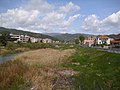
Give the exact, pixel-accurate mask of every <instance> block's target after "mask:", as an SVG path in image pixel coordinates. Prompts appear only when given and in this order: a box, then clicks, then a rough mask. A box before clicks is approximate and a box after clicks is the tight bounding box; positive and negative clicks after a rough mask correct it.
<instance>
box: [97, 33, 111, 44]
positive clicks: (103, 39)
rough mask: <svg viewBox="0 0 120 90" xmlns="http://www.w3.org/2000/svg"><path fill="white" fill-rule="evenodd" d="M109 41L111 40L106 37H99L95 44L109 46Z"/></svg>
mask: <svg viewBox="0 0 120 90" xmlns="http://www.w3.org/2000/svg"><path fill="white" fill-rule="evenodd" d="M110 41H111V38H109V37H108V36H106V35H101V36H98V37H97V38H96V44H107V45H109V44H110Z"/></svg>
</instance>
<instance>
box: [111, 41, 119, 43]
mask: <svg viewBox="0 0 120 90" xmlns="http://www.w3.org/2000/svg"><path fill="white" fill-rule="evenodd" d="M111 42H112V43H120V40H113V41H111Z"/></svg>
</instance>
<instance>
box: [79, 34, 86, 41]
mask: <svg viewBox="0 0 120 90" xmlns="http://www.w3.org/2000/svg"><path fill="white" fill-rule="evenodd" d="M79 40H80V42H81V43H83V41H84V40H85V37H84V36H83V35H80V36H79Z"/></svg>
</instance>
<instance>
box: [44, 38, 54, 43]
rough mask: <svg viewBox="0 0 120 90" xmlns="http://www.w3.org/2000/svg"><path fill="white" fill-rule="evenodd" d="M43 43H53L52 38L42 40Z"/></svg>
mask: <svg viewBox="0 0 120 90" xmlns="http://www.w3.org/2000/svg"><path fill="white" fill-rule="evenodd" d="M42 42H43V43H52V40H51V39H49V38H45V39H43V40H42Z"/></svg>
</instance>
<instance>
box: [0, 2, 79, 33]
mask: <svg viewBox="0 0 120 90" xmlns="http://www.w3.org/2000/svg"><path fill="white" fill-rule="evenodd" d="M79 9H80V7H79V6H77V5H75V4H73V3H72V2H69V3H68V4H66V5H65V6H59V7H58V8H55V6H54V5H52V4H50V3H48V2H47V0H30V1H29V2H28V3H27V4H26V5H23V6H21V7H19V8H15V9H9V10H7V12H5V13H0V20H1V21H0V26H1V27H8V28H16V29H23V30H27V31H33V32H63V31H65V30H67V29H69V27H70V26H71V24H72V23H73V22H74V21H75V20H76V19H77V18H78V17H79V16H80V14H75V15H70V14H71V13H72V14H74V12H76V11H78V10H79Z"/></svg>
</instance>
